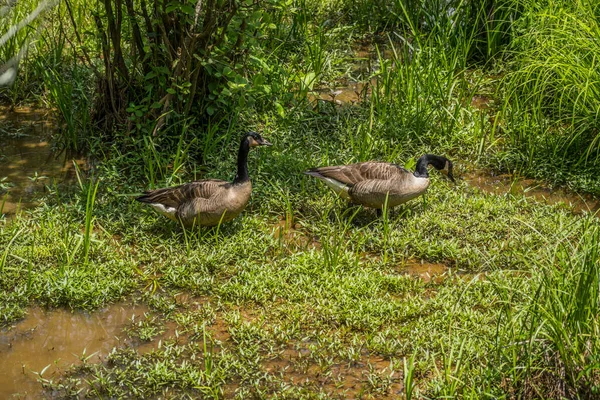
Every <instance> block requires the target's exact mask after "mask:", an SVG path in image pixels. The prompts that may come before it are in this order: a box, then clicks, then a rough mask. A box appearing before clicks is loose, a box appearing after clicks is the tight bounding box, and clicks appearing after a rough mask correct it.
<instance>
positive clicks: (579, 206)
mask: <svg viewBox="0 0 600 400" xmlns="http://www.w3.org/2000/svg"><path fill="white" fill-rule="evenodd" d="M464 179H465V181H466V182H467V183H469V184H470V185H472V186H475V187H478V188H479V189H481V190H483V191H485V192H489V193H494V194H498V195H504V194H512V195H524V196H526V197H531V198H533V199H535V200H537V201H540V202H542V203H546V204H565V205H567V206H568V207H570V208H571V209H572V210H573V212H575V213H582V212H585V211H588V212H592V213H595V212H597V211H598V210H600V200H599V199H597V198H594V197H593V196H591V195H578V194H574V193H570V192H567V191H566V190H564V189H553V188H550V187H548V186H545V185H543V184H540V183H539V182H537V181H536V180H534V179H524V178H519V177H515V176H514V175H512V174H502V175H497V176H494V175H489V174H483V173H481V172H476V173H470V174H466V175H465V176H464Z"/></svg>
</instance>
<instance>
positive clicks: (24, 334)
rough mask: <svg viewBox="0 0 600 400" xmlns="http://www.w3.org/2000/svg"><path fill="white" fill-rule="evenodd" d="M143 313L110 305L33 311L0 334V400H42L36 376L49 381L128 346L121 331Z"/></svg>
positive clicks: (143, 310)
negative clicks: (83, 361)
mask: <svg viewBox="0 0 600 400" xmlns="http://www.w3.org/2000/svg"><path fill="white" fill-rule="evenodd" d="M147 311H148V309H147V307H145V306H141V305H138V306H131V305H126V304H114V305H111V306H110V307H108V308H106V309H103V310H101V311H97V312H94V313H84V312H70V311H68V310H61V309H58V310H52V311H46V310H43V309H41V308H33V309H31V310H30V311H29V313H28V315H27V317H26V318H25V319H24V320H23V321H21V322H18V323H17V324H15V325H14V326H13V327H12V328H10V329H8V330H4V331H2V332H0V398H3V399H6V398H19V399H38V398H43V397H44V396H43V392H42V387H41V385H40V383H38V382H37V378H38V373H40V372H41V371H42V370H44V369H45V368H46V370H45V371H44V373H43V377H44V378H45V379H54V378H57V377H59V376H60V375H61V373H62V372H63V371H65V370H66V369H67V368H69V367H70V366H71V365H73V364H76V365H77V364H81V359H82V358H83V357H85V358H88V357H89V359H88V361H89V362H97V361H101V360H102V359H103V357H104V356H106V355H107V354H108V353H109V352H110V351H111V350H112V349H113V347H115V346H118V345H120V344H122V343H127V339H126V334H124V333H123V329H124V328H125V327H126V326H128V325H129V324H130V323H131V322H132V321H133V320H135V319H138V318H140V317H142V316H143V315H144V313H146V312H147Z"/></svg>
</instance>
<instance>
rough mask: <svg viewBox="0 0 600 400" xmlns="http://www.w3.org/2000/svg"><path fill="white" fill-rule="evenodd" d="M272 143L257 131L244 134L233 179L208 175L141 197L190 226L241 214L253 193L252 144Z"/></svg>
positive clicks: (204, 224)
mask: <svg viewBox="0 0 600 400" xmlns="http://www.w3.org/2000/svg"><path fill="white" fill-rule="evenodd" d="M256 146H271V143H269V142H268V141H267V140H265V139H263V138H262V137H261V136H260V135H259V134H258V133H256V132H249V133H248V134H246V135H244V137H243V138H242V142H241V143H240V149H239V152H238V158H237V174H236V176H235V179H234V180H233V182H227V181H222V180H220V179H204V180H201V181H194V182H190V183H185V184H183V185H180V186H175V187H171V188H165V189H157V190H148V191H146V192H144V194H143V195H142V196H140V197H138V198H136V200H137V201H140V202H142V203H147V204H150V205H151V206H152V207H153V208H154V209H155V210H156V211H158V212H159V213H161V214H163V215H165V216H166V217H168V218H170V219H172V220H174V221H181V223H183V225H184V226H185V227H187V228H190V227H193V226H198V225H203V226H214V225H218V224H219V223H221V222H227V221H230V220H232V219H234V218H235V217H237V216H238V215H239V214H240V213H241V212H242V211H243V210H244V208H246V205H247V204H248V201H249V200H250V194H251V193H252V183H251V182H250V177H249V176H248V152H249V151H250V148H251V147H256Z"/></svg>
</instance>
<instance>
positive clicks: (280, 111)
mask: <svg viewBox="0 0 600 400" xmlns="http://www.w3.org/2000/svg"><path fill="white" fill-rule="evenodd" d="M275 108H276V109H277V114H279V116H280V117H281V118H285V110H284V109H283V106H282V105H281V104H279V102H277V101H276V102H275Z"/></svg>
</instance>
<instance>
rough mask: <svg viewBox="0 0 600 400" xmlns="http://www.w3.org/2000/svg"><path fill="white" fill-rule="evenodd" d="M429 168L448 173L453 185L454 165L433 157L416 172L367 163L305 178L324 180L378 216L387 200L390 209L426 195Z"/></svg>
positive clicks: (313, 171)
mask: <svg viewBox="0 0 600 400" xmlns="http://www.w3.org/2000/svg"><path fill="white" fill-rule="evenodd" d="M429 165H432V166H433V167H434V168H435V169H437V170H440V171H444V172H446V173H447V175H448V178H450V180H452V182H454V176H453V175H452V161H450V160H448V159H447V158H446V157H441V156H436V155H433V154H425V155H424V156H422V157H421V158H419V160H418V161H417V167H416V169H415V172H410V171H408V170H406V169H404V168H402V167H401V166H399V165H396V164H392V163H386V162H378V161H367V162H361V163H356V164H350V165H338V166H331V167H320V168H313V169H310V170H308V171H306V172H305V174H307V175H310V176H314V177H315V178H319V179H321V180H322V181H323V182H325V184H326V185H327V186H329V187H330V188H331V189H333V191H334V192H336V193H337V194H338V195H340V196H341V197H343V198H346V199H348V200H350V201H351V202H352V203H354V204H362V205H363V206H366V207H370V208H376V209H378V214H379V213H380V210H381V209H382V208H383V207H384V205H385V202H386V199H387V206H388V207H395V206H397V205H400V204H403V203H406V202H407V201H409V200H412V199H414V198H415V197H418V196H420V195H421V194H423V193H425V191H426V190H427V187H428V186H429V173H428V172H427V167H428V166H429Z"/></svg>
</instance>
